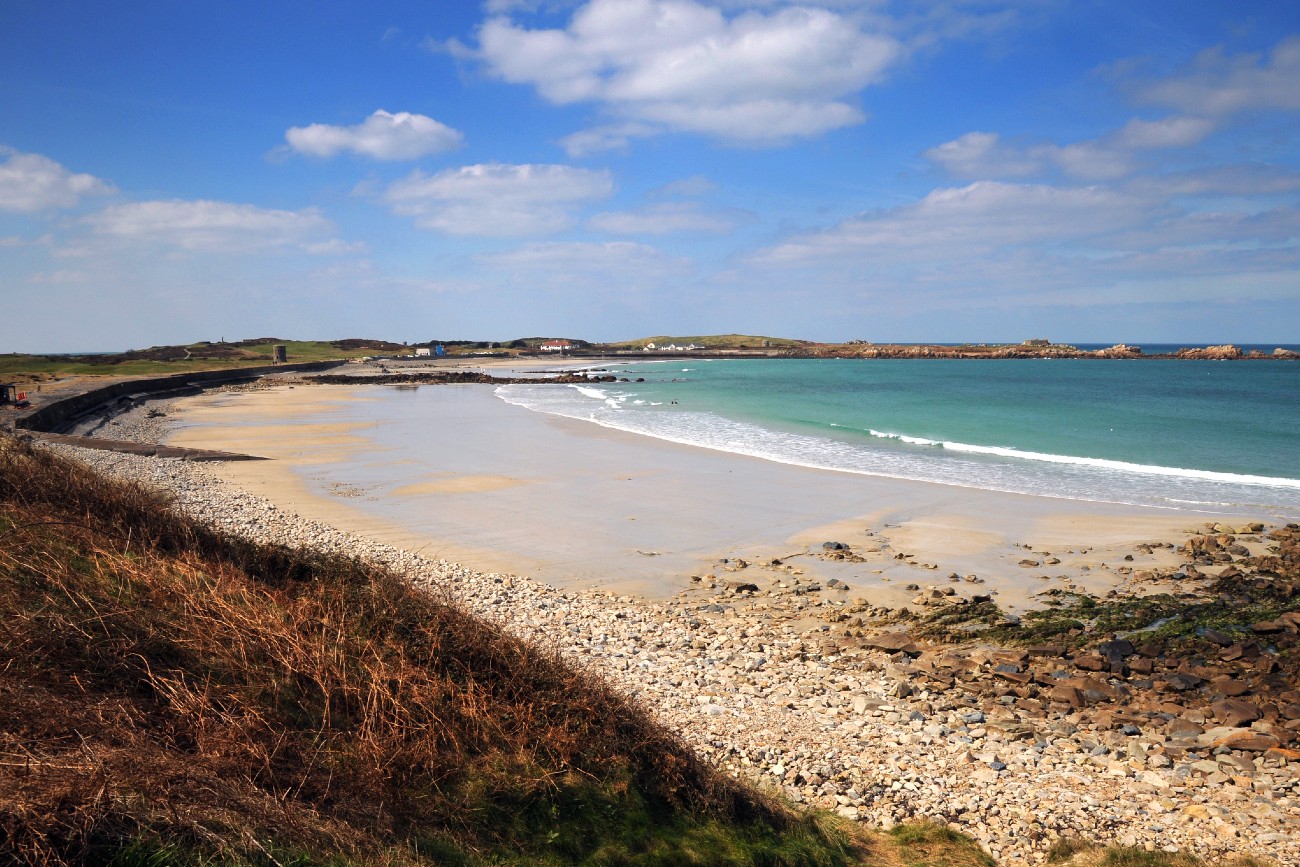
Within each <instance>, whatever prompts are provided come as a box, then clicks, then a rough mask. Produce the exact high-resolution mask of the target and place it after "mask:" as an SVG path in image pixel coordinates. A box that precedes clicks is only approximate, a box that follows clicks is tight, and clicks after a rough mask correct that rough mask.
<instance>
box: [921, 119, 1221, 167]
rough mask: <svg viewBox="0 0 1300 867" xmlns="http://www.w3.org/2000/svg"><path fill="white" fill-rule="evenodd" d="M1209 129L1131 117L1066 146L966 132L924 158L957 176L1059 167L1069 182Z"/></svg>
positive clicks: (1205, 122) (1184, 142) (1202, 122)
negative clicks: (1109, 129) (1008, 140)
mask: <svg viewBox="0 0 1300 867" xmlns="http://www.w3.org/2000/svg"><path fill="white" fill-rule="evenodd" d="M1214 128H1215V124H1214V122H1213V121H1212V120H1209V119H1207V118H1203V117H1188V116H1181V115H1176V116H1172V117H1166V118H1161V119H1159V120H1143V119H1141V118H1133V119H1131V120H1129V121H1128V122H1127V123H1125V124H1124V126H1122V127H1120V128H1119V129H1118V130H1114V131H1113V132H1110V133H1108V134H1106V135H1104V136H1102V137H1100V138H1097V139H1090V140H1087V141H1080V142H1073V143H1071V144H1066V145H1058V144H1032V145H1013V144H1007V143H1005V142H1003V141H1002V139H1001V138H1000V137H999V136H998V134H997V133H993V132H968V133H966V134H965V135H963V136H961V137H960V138H956V139H953V140H952V141H949V142H944V143H943V144H941V145H938V146H937V147H933V148H930V149H929V150H927V151H926V152H925V153H924V156H925V158H926V159H928V160H930V161H931V162H932V163H936V164H937V165H940V166H942V167H943V168H944V169H945V170H946V171H947V172H948V173H949V174H951V175H953V176H954V177H959V178H972V179H975V178H981V179H991V178H1027V177H1033V176H1035V175H1041V174H1044V173H1046V172H1048V171H1051V170H1053V169H1059V170H1060V171H1062V172H1064V173H1065V174H1067V175H1069V176H1070V177H1073V178H1082V179H1085V180H1113V179H1116V178H1122V177H1124V176H1126V175H1129V174H1132V173H1133V172H1134V171H1136V170H1137V169H1138V168H1139V158H1138V154H1139V153H1140V152H1141V151H1147V150H1161V149H1168V148H1184V147H1190V146H1191V145H1194V144H1197V143H1198V142H1200V141H1201V140H1202V139H1204V138H1205V137H1206V136H1207V135H1209V134H1210V133H1211V132H1213V131H1214Z"/></svg>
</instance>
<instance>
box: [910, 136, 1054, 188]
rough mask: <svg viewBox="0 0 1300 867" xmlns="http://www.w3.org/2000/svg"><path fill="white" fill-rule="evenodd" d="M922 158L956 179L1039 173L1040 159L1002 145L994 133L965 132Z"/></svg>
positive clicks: (1041, 165) (1024, 175)
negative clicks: (938, 166)
mask: <svg viewBox="0 0 1300 867" xmlns="http://www.w3.org/2000/svg"><path fill="white" fill-rule="evenodd" d="M924 156H925V158H926V159H928V160H929V161H930V162H932V163H937V164H939V165H941V166H943V167H944V168H945V169H947V171H948V172H949V173H950V174H953V175H955V176H957V177H960V178H1021V177H1027V176H1029V175H1034V174H1038V173H1039V172H1041V171H1042V170H1043V161H1042V159H1040V158H1038V157H1036V156H1033V155H1031V154H1030V153H1029V152H1028V151H1027V150H1024V149H1017V148H1012V147H1007V146H1005V145H1003V144H1002V142H1001V140H1000V138H999V136H998V134H997V133H995V132H968V133H966V134H965V135H963V136H961V137H960V138H956V139H953V140H952V141H948V142H944V143H943V144H941V145H938V146H937V147H933V148H930V149H929V150H928V151H926V152H925V154H924Z"/></svg>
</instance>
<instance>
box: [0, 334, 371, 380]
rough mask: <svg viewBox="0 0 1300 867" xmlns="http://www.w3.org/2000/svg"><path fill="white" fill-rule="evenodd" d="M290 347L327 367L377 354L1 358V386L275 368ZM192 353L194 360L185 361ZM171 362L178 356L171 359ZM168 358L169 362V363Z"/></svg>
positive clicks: (218, 348)
mask: <svg viewBox="0 0 1300 867" xmlns="http://www.w3.org/2000/svg"><path fill="white" fill-rule="evenodd" d="M277 344H278V345H284V346H285V347H287V349H286V351H287V353H288V357H289V361H291V362H294V361H296V362H306V361H325V360H328V359H334V358H359V357H361V356H363V355H373V354H375V353H376V350H374V349H363V348H356V349H353V348H346V345H345V346H344V347H340V346H338V345H336V344H337V341H336V342H325V341H319V340H284V341H275V342H274V343H256V342H252V341H247V342H241V343H239V344H211V343H195V344H190V345H188V346H181V347H154V348H153V349H150V350H139V351H134V352H127V353H119V354H115V355H110V356H98V357H96V358H94V359H93V360H92V359H85V358H84V357H81V358H79V357H77V356H57V355H53V356H50V355H20V354H13V355H0V381H9V380H15V379H23V378H29V377H38V376H96V375H101V376H148V375H154V376H160V375H166V374H169V373H190V372H193V371H196V370H220V369H229V368H237V367H256V366H258V365H263V364H270V363H271V353H272V351H273V347H274V346H275V345H277ZM185 350H189V352H190V356H191V357H190V358H188V359H187V358H184V355H185ZM171 356H177V357H175V358H172V357H171ZM164 358H165V359H166V360H164Z"/></svg>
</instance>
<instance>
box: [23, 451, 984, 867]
mask: <svg viewBox="0 0 1300 867" xmlns="http://www.w3.org/2000/svg"><path fill="white" fill-rule="evenodd" d="M0 450H2V452H3V453H2V454H0V470H2V472H0V537H2V538H4V540H5V544H4V545H3V546H2V547H0V623H3V624H4V628H3V629H0V862H6V863H8V862H18V863H29V864H38V863H40V864H44V863H109V862H113V861H114V859H117V863H147V862H149V859H153V861H154V862H157V863H162V862H165V863H186V862H189V863H200V862H218V861H219V862H226V863H267V864H270V863H287V862H292V863H299V864H312V863H391V864H426V863H428V864H432V863H468V864H473V863H521V864H522V863H584V862H585V863H625V864H639V863H644V864H654V863H666V862H667V863H683V864H691V863H695V864H713V863H718V864H722V863H737V864H751V863H764V864H840V863H853V862H854V861H856V860H857V855H856V854H855V852H856V851H858V850H857V848H856V844H855V845H852V846H851V845H849V844H848V843H847V842H846V840H845V839H844V838H839V837H835V836H833V835H828V834H827V833H826V832H824V831H822V830H819V827H818V825H817V824H816V823H814V822H813V821H812V820H810V819H808V818H800V817H796V816H794V815H793V814H791V813H790V812H788V811H787V810H786V809H784V808H782V807H780V806H777V805H775V804H772V803H769V802H768V801H766V800H765V799H764V798H763V797H761V796H759V795H757V794H755V793H754V792H752V791H748V790H746V789H744V788H742V787H741V786H739V784H736V783H734V782H732V781H730V780H729V779H726V778H724V777H722V776H720V775H718V774H716V773H715V772H714V771H713V770H712V769H710V768H709V767H707V766H705V765H704V764H702V763H701V762H700V760H699V759H697V758H696V757H695V755H694V754H693V753H692V752H691V751H689V750H688V749H687V748H686V747H685V746H683V745H682V743H681V742H680V741H678V740H677V739H676V738H675V737H674V736H673V735H671V734H670V733H669V732H668V731H666V730H664V729H663V728H662V727H660V726H659V725H658V724H657V723H655V722H654V721H653V720H652V719H651V718H650V717H649V716H647V715H646V714H645V713H644V712H643V711H642V710H640V709H639V708H638V707H636V706H634V705H632V704H630V703H629V702H628V701H627V700H626V699H625V698H623V697H621V696H620V695H618V694H616V693H615V692H613V691H612V690H611V689H609V688H608V687H606V686H605V685H604V684H603V682H601V681H600V680H598V679H596V678H594V677H591V676H590V675H587V674H585V673H583V672H580V671H577V670H575V669H574V668H573V667H571V666H569V665H567V664H565V663H563V662H562V661H560V659H559V658H558V656H557V655H555V654H554V653H552V652H550V651H548V650H546V649H544V648H538V647H536V646H531V645H528V644H525V643H523V642H521V641H519V640H517V639H514V638H511V637H508V636H506V635H503V634H502V633H500V632H498V631H496V630H495V629H494V628H493V627H491V626H489V625H488V624H486V623H485V622H483V621H479V620H477V619H475V618H473V617H471V616H469V615H467V614H465V613H464V612H462V611H460V610H459V609H457V608H456V607H454V606H452V605H450V604H447V603H445V602H443V601H439V600H437V599H434V598H433V597H431V596H430V595H429V594H425V593H421V592H418V591H415V590H412V589H411V588H409V587H408V586H407V585H406V584H405V583H404V582H402V581H401V580H399V579H397V578H395V577H394V576H391V575H387V574H384V573H382V572H377V571H374V570H373V569H369V568H365V567H362V566H361V565H359V564H357V563H354V562H350V561H346V560H340V559H330V558H324V557H319V556H313V555H309V554H305V553H303V552H293V551H286V550H278V549H271V548H265V547H258V546H252V545H249V544H245V543H240V542H236V541H232V540H230V539H226V538H223V537H220V536H216V535H213V534H212V533H210V532H209V531H208V530H206V529H204V528H203V527H199V526H195V525H193V524H191V523H190V522H188V521H187V520H185V519H182V518H180V517H178V516H176V515H174V514H173V513H171V512H169V511H168V510H166V509H165V508H160V505H159V503H157V502H156V501H155V499H154V498H153V497H152V496H151V495H149V494H146V493H144V492H142V491H140V490H138V489H134V488H130V487H124V486H121V485H117V484H113V483H109V482H106V481H104V480H102V479H99V478H97V477H95V476H93V475H91V474H89V473H88V472H86V471H85V470H84V469H81V468H79V467H76V466H72V465H67V464H65V463H62V462H60V461H57V460H54V459H52V458H50V457H49V456H47V455H45V454H43V453H40V452H32V451H28V450H27V449H25V448H20V447H17V446H14V445H3V446H0ZM967 848H969V847H963V848H962V849H961V851H965V849H967ZM967 863H971V864H975V863H978V858H976V859H975V860H969V861H967Z"/></svg>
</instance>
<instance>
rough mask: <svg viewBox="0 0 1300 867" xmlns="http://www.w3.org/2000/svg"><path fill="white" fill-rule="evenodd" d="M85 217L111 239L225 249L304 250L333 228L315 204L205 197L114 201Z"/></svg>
mask: <svg viewBox="0 0 1300 867" xmlns="http://www.w3.org/2000/svg"><path fill="white" fill-rule="evenodd" d="M86 222H87V223H88V224H89V225H90V226H91V228H92V230H93V231H94V232H95V234H97V235H100V236H105V237H109V238H113V239H114V240H116V241H125V242H131V243H135V244H142V245H152V244H161V245H165V246H170V247H177V248H179V249H182V250H189V251H205V252H224V253H235V252H256V251H260V250H274V249H284V248H296V249H300V250H303V251H307V250H308V248H310V247H313V246H315V245H319V244H321V243H324V242H327V241H328V240H329V238H328V236H329V235H330V234H331V233H332V232H333V225H332V224H331V223H330V221H329V220H327V219H325V218H324V217H322V216H321V215H320V214H319V213H318V212H317V211H316V210H315V209H314V208H307V209H304V210H300V211H282V210H272V209H268V208H259V207H257V206H255V205H242V204H235V203H232V202H216V201H204V200H198V201H181V200H170V201H147V202H132V203H129V204H123V205H113V206H112V207H109V208H106V209H105V210H103V211H101V212H99V213H98V214H94V215H92V216H90V217H87V218H86ZM317 249H319V248H318V247H317Z"/></svg>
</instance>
